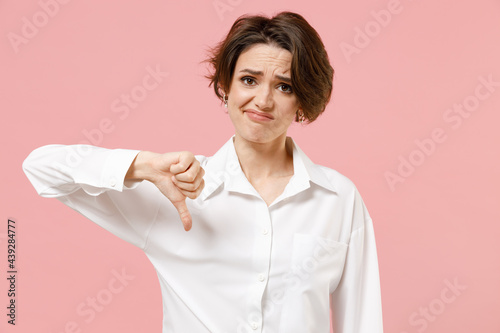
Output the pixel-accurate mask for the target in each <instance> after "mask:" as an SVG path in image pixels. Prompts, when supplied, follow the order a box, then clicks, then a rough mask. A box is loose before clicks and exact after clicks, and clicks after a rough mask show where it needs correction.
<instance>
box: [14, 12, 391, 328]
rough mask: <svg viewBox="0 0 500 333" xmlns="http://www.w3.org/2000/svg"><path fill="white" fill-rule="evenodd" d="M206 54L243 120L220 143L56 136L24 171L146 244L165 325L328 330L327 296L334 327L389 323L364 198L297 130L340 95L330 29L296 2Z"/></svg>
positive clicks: (215, 80) (50, 192)
mask: <svg viewBox="0 0 500 333" xmlns="http://www.w3.org/2000/svg"><path fill="white" fill-rule="evenodd" d="M209 62H210V64H211V65H212V66H213V72H212V73H211V74H210V76H209V78H210V80H211V85H213V88H214V90H215V93H216V94H217V96H219V98H221V100H222V101H223V102H224V106H225V107H226V108H227V112H228V115H229V117H230V118H231V121H232V123H233V125H234V129H235V133H234V136H233V137H231V138H230V139H229V140H228V141H227V142H226V143H225V144H224V145H223V146H222V148H220V150H219V151H217V152H216V153H215V154H214V155H213V156H211V157H205V156H201V155H197V156H195V155H193V154H192V153H191V152H186V151H184V152H170V153H154V152H149V151H136V150H126V149H114V150H110V149H104V148H98V147H93V146H82V145H74V146H62V145H48V146H44V147H41V148H38V149H36V150H34V151H33V152H32V153H31V154H30V155H29V156H28V158H27V159H26V160H25V162H24V164H23V168H24V171H25V173H26V175H27V176H28V178H29V179H30V181H31V182H32V184H33V185H34V187H35V189H36V190H37V192H38V193H39V194H40V195H42V196H45V197H55V198H57V199H59V200H60V201H62V202H63V203H65V204H66V205H68V206H69V207H71V208H73V209H75V210H76V211H78V212H80V213H81V214H83V215H84V216H86V217H88V218H89V219H90V220H92V221H94V222H95V223H97V224H99V225H100V226H102V227H103V228H105V229H107V230H109V231H110V232H112V233H114V234H115V235H117V236H119V237H121V238H122V239H124V240H126V241H128V242H130V243H132V244H134V245H136V246H138V247H139V248H141V249H142V250H143V251H144V252H145V253H146V255H147V256H148V258H149V259H150V260H151V262H152V264H153V265H154V267H155V269H156V271H157V273H158V277H159V281H160V286H161V290H162V294H163V305H164V321H163V332H190V333H191V332H193V333H200V332H221V333H222V332H223V333H232V332H265V333H272V332H275V333H278V332H282V333H293V332H297V333H306V332H314V333H316V332H324V333H327V332H329V330H330V309H331V310H332V313H333V316H334V321H333V327H334V329H335V332H336V333H362V332H363V333H380V332H382V330H383V329H382V309H381V296H380V283H379V273H378V263H377V253H376V247H375V238H374V232H373V224H372V220H371V218H370V216H369V214H368V212H367V210H366V208H365V205H364V204H363V201H362V199H361V197H360V195H359V193H358V191H357V190H356V188H355V186H354V185H353V183H352V182H351V181H349V180H348V179H347V178H346V177H344V176H342V175H341V174H339V173H338V172H336V171H335V170H332V169H330V168H327V167H324V166H319V165H316V164H314V163H313V162H311V160H310V159H309V158H308V157H307V156H306V155H305V154H304V152H303V151H302V150H301V149H300V148H299V147H298V145H297V144H296V143H295V142H294V141H293V139H292V138H291V137H287V130H288V127H289V126H290V124H291V123H292V122H293V121H299V122H304V121H306V122H312V121H314V120H315V119H316V118H317V117H318V116H319V114H320V113H321V112H323V111H324V109H325V107H326V105H327V103H328V101H329V99H330V96H331V91H332V79H333V69H332V67H331V66H330V63H329V60H328V56H327V53H326V51H325V48H324V45H323V43H322V41H321V39H320V37H319V36H318V34H317V33H316V31H315V30H314V29H313V28H312V27H311V26H310V25H309V24H308V23H307V22H306V21H305V20H304V18H303V17H302V16H300V15H298V14H295V13H290V12H283V13H280V14H278V15H276V16H274V17H272V18H267V17H263V16H244V17H241V18H239V19H238V20H237V21H236V22H235V23H234V25H233V26H232V28H231V30H230V32H229V34H228V35H227V36H226V38H225V39H224V40H223V41H222V42H221V43H220V44H219V45H217V46H216V47H215V48H214V49H213V50H212V54H211V57H210V59H209ZM75 152H79V153H78V154H79V155H81V156H80V157H81V159H79V161H80V162H77V163H68V161H70V159H68V154H75ZM179 219H180V221H182V224H181V223H180V221H179ZM186 231H189V232H186Z"/></svg>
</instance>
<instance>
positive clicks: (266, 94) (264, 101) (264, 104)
mask: <svg viewBox="0 0 500 333" xmlns="http://www.w3.org/2000/svg"><path fill="white" fill-rule="evenodd" d="M273 103H274V102H273V94H272V90H271V89H270V88H269V87H265V86H263V85H261V86H260V87H259V88H258V89H257V90H256V95H255V106H257V107H258V108H259V109H262V110H265V109H271V108H272V107H273Z"/></svg>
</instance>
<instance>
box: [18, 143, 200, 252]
mask: <svg viewBox="0 0 500 333" xmlns="http://www.w3.org/2000/svg"><path fill="white" fill-rule="evenodd" d="M139 155H141V156H139ZM164 155H165V156H164ZM180 155H182V156H180ZM184 155H186V154H181V153H169V154H155V153H149V152H141V153H140V151H138V150H126V149H105V148H100V147H94V146H90V145H70V146H64V145H47V146H43V147H40V148H37V149H35V150H34V151H32V152H31V153H30V154H29V156H28V157H27V158H26V159H25V161H24V162H23V170H24V172H25V174H26V176H27V177H28V179H29V180H30V182H31V183H32V184H33V186H34V188H35V189H36V191H37V192H38V194H39V195H40V196H42V197H47V198H57V199H58V200H60V201H61V202H63V203H64V204H65V205H67V206H69V207H71V208H72V209H74V210H76V211H78V212H79V213H81V214H82V215H84V216H85V217H87V218H88V219H90V220H92V221H94V222H95V223H96V224H98V225H100V226H101V227H103V228H104V229H106V230H108V231H110V232H112V233H114V234H115V235H117V236H118V237H120V238H122V239H124V240H126V241H128V242H129V243H132V244H134V245H136V246H138V247H140V248H143V247H144V246H145V245H146V241H147V235H148V232H149V230H150V227H151V225H152V223H153V221H154V220H155V218H156V213H157V211H158V208H159V206H160V204H161V202H162V198H163V199H164V196H163V195H162V194H161V193H159V192H158V188H165V187H167V188H168V184H167V185H166V184H165V183H168V181H169V180H170V183H171V184H173V181H172V179H171V176H169V173H168V172H165V170H170V166H171V164H172V162H169V161H174V162H176V161H181V162H184V161H186V160H187V161H192V160H191V159H190V158H189V156H187V157H183V156H184ZM187 155H189V154H187ZM153 156H159V157H161V156H164V157H163V158H158V157H157V158H154V159H152V157H153ZM176 156H177V157H176ZM179 156H180V157H179ZM165 157H168V158H165ZM164 160H167V164H166V165H163V166H162V168H161V169H160V170H163V173H162V172H158V171H155V169H154V167H155V166H157V165H158V162H156V161H164ZM153 161H155V162H154V163H152V164H149V162H153ZM184 163H186V165H187V162H184ZM164 164H165V163H164ZM151 166H152V167H153V170H150V169H149V167H151ZM183 169H184V170H185V172H182V170H183ZM180 170H181V171H180ZM188 170H190V171H189V172H187V171H188ZM171 171H172V172H171V173H172V175H174V174H175V177H176V182H177V183H178V184H179V185H178V186H179V187H177V185H175V187H174V190H172V192H173V193H174V196H173V197H172V198H173V200H179V198H182V199H185V197H186V196H188V197H190V198H192V197H195V196H197V195H198V194H199V193H200V191H201V190H202V188H203V182H202V181H201V180H200V178H201V177H202V176H198V175H197V177H194V178H195V181H193V182H192V184H191V185H189V182H188V180H189V179H186V177H187V178H189V177H192V173H193V172H194V171H197V173H198V174H199V173H201V175H202V174H203V172H204V171H202V168H201V167H200V166H199V163H198V161H196V162H195V161H192V163H191V164H189V165H187V168H186V167H185V164H183V163H176V165H175V166H172V169H171ZM186 172H187V173H186ZM194 173H196V172H194ZM162 174H163V176H164V177H163V178H162V177H161V175H162ZM167 178H168V179H167ZM162 179H164V180H163V181H162ZM143 180H149V181H146V182H143ZM153 182H154V183H153ZM156 184H158V186H159V187H158V186H155V185H156ZM189 186H191V187H189ZM172 187H173V186H172ZM176 188H177V189H176ZM176 191H177V195H179V192H180V193H181V194H182V195H184V197H182V196H180V195H179V197H175V195H176ZM163 192H164V191H162V193H163ZM169 199H170V198H169ZM182 203H184V204H185V202H184V201H182V202H181V203H180V205H179V203H176V204H178V206H179V207H181V208H182ZM185 216H187V217H188V218H189V220H187V221H186V223H185V225H186V226H185V229H186V230H189V227H190V224H191V221H190V216H189V213H187V214H186V212H184V215H183V217H184V219H185ZM185 220H186V219H185Z"/></svg>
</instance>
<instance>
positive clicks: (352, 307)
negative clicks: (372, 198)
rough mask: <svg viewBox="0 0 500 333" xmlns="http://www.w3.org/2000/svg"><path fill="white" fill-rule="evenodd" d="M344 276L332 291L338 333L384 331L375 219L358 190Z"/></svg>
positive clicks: (331, 298)
mask: <svg viewBox="0 0 500 333" xmlns="http://www.w3.org/2000/svg"><path fill="white" fill-rule="evenodd" d="M352 225H353V226H355V228H354V230H353V231H352V232H351V237H350V240H349V247H348V249H347V257H346V261H345V266H344V272H343V274H342V279H341V280H340V282H339V285H338V286H337V289H336V290H335V291H334V292H333V293H332V294H331V295H330V302H331V307H332V310H333V311H332V312H333V317H334V318H333V327H334V332H335V333H383V320H382V300H381V291H380V278H379V268H378V257H377V249H376V243H375V233H374V230H373V222H372V219H371V218H370V215H369V214H368V211H367V209H366V207H365V205H364V203H363V200H362V199H361V196H360V195H359V193H358V192H357V190H356V192H355V201H354V207H353V215H352Z"/></svg>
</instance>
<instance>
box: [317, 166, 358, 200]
mask: <svg viewBox="0 0 500 333" xmlns="http://www.w3.org/2000/svg"><path fill="white" fill-rule="evenodd" d="M314 168H316V169H317V172H320V173H321V174H322V175H323V176H324V177H325V178H326V180H327V181H328V182H329V183H330V184H331V186H332V187H333V188H335V190H336V191H338V192H341V193H352V192H357V188H356V185H355V184H354V182H353V181H352V180H351V179H350V178H348V177H347V176H345V175H344V174H342V173H340V172H339V171H337V170H335V169H333V168H330V167H327V166H324V165H319V164H314Z"/></svg>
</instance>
